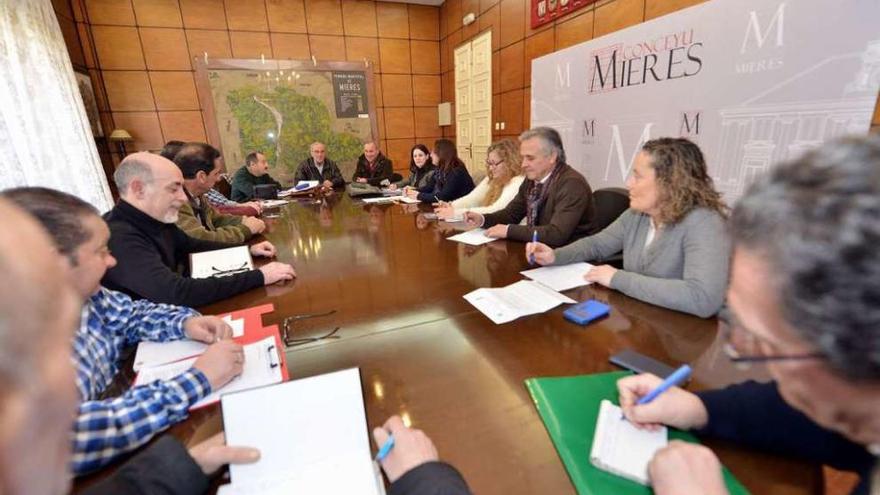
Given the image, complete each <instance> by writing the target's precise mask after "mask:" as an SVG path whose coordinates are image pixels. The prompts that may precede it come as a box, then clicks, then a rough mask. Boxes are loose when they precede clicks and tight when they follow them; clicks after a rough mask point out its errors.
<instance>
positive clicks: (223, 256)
mask: <svg viewBox="0 0 880 495" xmlns="http://www.w3.org/2000/svg"><path fill="white" fill-rule="evenodd" d="M253 269H254V262H253V260H252V259H251V253H250V250H249V249H248V246H236V247H231V248H226V249H216V250H214V251H203V252H201V253H193V255H192V267H191V270H190V271H191V275H192V278H210V277H213V276H223V275H224V274H225V275H231V274H233V273H239V272H245V271H248V270H253Z"/></svg>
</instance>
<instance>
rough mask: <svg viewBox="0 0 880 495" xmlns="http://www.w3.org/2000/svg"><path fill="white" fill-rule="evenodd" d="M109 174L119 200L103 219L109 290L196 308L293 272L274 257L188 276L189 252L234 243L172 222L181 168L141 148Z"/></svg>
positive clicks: (268, 247) (262, 248)
mask: <svg viewBox="0 0 880 495" xmlns="http://www.w3.org/2000/svg"><path fill="white" fill-rule="evenodd" d="M113 178H114V180H115V181H116V185H117V187H118V188H119V195H120V201H119V203H117V205H116V206H115V207H114V208H113V209H112V210H110V211H109V212H108V213H107V214H106V215H105V216H104V219H105V220H106V221H107V224H108V226H109V227H110V243H109V247H110V250H111V252H113V254H114V255H115V256H116V260H117V262H118V263H117V265H116V266H115V267H113V268H111V269H109V270H108V271H107V274H106V275H105V276H104V279H103V280H102V285H104V286H105V287H107V288H108V289H111V290H117V291H120V292H124V293H126V294H128V295H129V296H131V297H132V298H135V299H149V300H151V301H153V302H158V303H167V304H176V305H178V306H190V307H199V306H204V305H206V304H210V303H212V302H216V301H219V300H221V299H226V298H227V297H231V296H234V295H236V294H240V293H242V292H245V291H247V290H250V289H253V288H256V287H260V286H262V285H269V284H274V283H275V282H278V281H281V280H291V279H292V278H293V277H294V276H295V275H296V274H295V273H294V271H293V267H291V266H290V265H288V264H284V263H279V262H274V261H273V262H271V263H267V264H265V265H263V266H261V267H260V268H259V269H257V270H249V271H246V272H241V273H234V274H231V275H228V276H225V277H221V278H203V279H195V278H191V277H189V276H188V273H189V255H190V254H191V253H197V252H201V251H211V250H215V249H223V248H228V247H233V246H234V244H226V243H222V242H214V241H203V240H200V239H195V238H193V237H190V236H188V235H186V233H184V232H183V231H182V230H180V228H178V227H177V226H176V225H174V223H175V222H176V221H177V218H178V212H179V210H180V208H181V206H182V205H183V204H184V203H185V202H186V201H187V198H186V194H185V193H184V192H183V175H182V174H181V172H180V169H179V168H178V167H177V166H176V165H174V163H173V162H170V161H168V160H167V159H165V158H163V157H161V156H159V155H154V154H152V153H146V152H141V153H134V154H131V155H129V156H127V157H125V159H124V160H122V163H120V164H119V168H117V169H116V173H115V174H114V175H113ZM250 251H251V254H252V255H255V256H274V255H275V246H273V245H272V244H271V243H270V242H269V241H263V242H260V243H258V244H254V245H252V246H250ZM180 273H183V275H181V274H180Z"/></svg>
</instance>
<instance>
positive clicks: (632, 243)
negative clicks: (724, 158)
mask: <svg viewBox="0 0 880 495" xmlns="http://www.w3.org/2000/svg"><path fill="white" fill-rule="evenodd" d="M626 188H627V190H628V191H629V201H630V207H629V209H628V210H627V211H625V212H623V213H622V214H621V215H620V217H618V218H617V220H615V221H614V222H613V223H611V225H609V226H608V227H606V228H605V229H604V230H602V232H599V233H598V234H596V235H592V236H589V237H585V238H583V239H580V240H577V241H575V242H573V243H571V244H569V245H567V246H564V247H561V248H557V249H555V250H554V249H552V248H551V247H550V246H548V245H547V244H545V243H543V242H536V243H529V244H527V245H526V258H527V259H528V258H529V257H530V256H532V255H534V259H535V261H536V262H537V263H538V264H539V265H565V264H569V263H575V262H578V261H595V260H600V261H601V260H603V259H606V258H609V257H611V256H613V255H615V254H617V253H619V252H621V250H622V251H623V269H622V270H618V269H617V268H614V267H613V266H611V265H606V264H598V263H597V265H598V266H594V267H593V268H592V269H591V270H590V271H589V272H587V273H586V274H584V278H585V279H586V280H587V281H590V282H596V283H598V284H601V285H604V286H605V287H610V288H612V289H615V290H619V291H620V292H623V293H624V294H626V295H628V296H630V297H634V298H636V299H639V300H641V301H645V302H649V303H651V304H656V305H658V306H662V307H664V308H670V309H674V310H677V311H683V312H685V313H690V314H693V315H697V316H699V317H701V318H708V317H710V316H713V315H715V314H716V313H717V312H718V311H719V310H720V309H721V305H722V304H723V303H724V291H725V290H727V278H728V265H729V259H730V238H729V236H728V234H727V227H726V225H725V222H726V217H727V206H726V205H725V204H724V201H722V199H721V194H720V193H719V192H718V191H716V190H715V186H714V185H713V182H712V177H711V176H710V175H709V171H708V169H707V168H706V162H705V160H704V159H703V153H702V152H701V151H700V148H699V147H698V146H697V145H696V144H694V143H693V142H691V141H689V140H687V139H683V138H660V139H653V140H651V141H648V142H646V143H645V144H644V145H643V146H642V149H641V151H640V152H639V154H638V155H636V159H635V162H634V163H633V168H632V172H630V175H629V177H627V179H626Z"/></svg>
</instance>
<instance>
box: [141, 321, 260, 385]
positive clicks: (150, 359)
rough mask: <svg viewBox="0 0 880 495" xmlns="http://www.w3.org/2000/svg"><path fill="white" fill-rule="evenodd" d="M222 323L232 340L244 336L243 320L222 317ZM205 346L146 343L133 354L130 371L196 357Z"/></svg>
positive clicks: (181, 342)
mask: <svg viewBox="0 0 880 495" xmlns="http://www.w3.org/2000/svg"><path fill="white" fill-rule="evenodd" d="M223 321H225V322H226V323H229V326H231V327H232V338H236V337H241V336H242V335H244V319H238V320H233V319H232V316H231V315H226V316H224V317H223ZM207 348H208V345H207V344H203V343H201V342H197V341H195V340H189V339H183V340H173V341H171V342H147V341H143V342H141V343H139V344H138V346H137V351H136V352H135V354H134V364H133V365H132V369H134V370H135V371H140V370H141V368H144V367H146V366H159V365H161V364H168V363H173V362H174V361H180V360H181V359H186V358H188V357H193V356H198V355H200V354H202V353H203V352H205V349H207Z"/></svg>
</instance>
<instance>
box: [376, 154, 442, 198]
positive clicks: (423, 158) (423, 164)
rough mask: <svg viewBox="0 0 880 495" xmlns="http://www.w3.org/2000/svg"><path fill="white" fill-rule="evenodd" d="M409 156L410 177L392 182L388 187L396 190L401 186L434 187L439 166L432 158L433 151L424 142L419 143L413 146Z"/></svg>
mask: <svg viewBox="0 0 880 495" xmlns="http://www.w3.org/2000/svg"><path fill="white" fill-rule="evenodd" d="M409 156H410V161H409V177H407V178H406V179H403V180H400V181H397V182H395V183H393V184H391V185H390V186H388V189H391V190H394V189H397V188H399V187H405V188H410V187H411V188H415V189H422V188H428V187H431V188H433V187H434V172H436V171H437V167H436V166H435V165H434V162H433V161H432V160H431V152H430V151H428V147H427V146H425V145H424V144H417V145H415V146H413V147H412V150H410V152H409Z"/></svg>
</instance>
